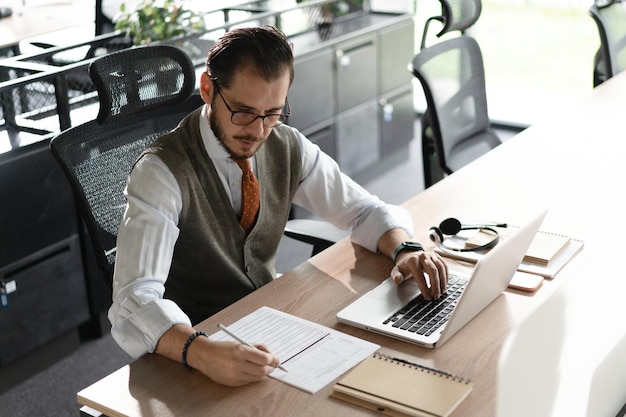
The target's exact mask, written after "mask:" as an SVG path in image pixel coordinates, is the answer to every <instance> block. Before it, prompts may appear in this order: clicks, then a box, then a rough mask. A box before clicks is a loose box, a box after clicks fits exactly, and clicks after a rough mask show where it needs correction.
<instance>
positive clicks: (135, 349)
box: [109, 299, 191, 358]
mask: <svg viewBox="0 0 626 417" xmlns="http://www.w3.org/2000/svg"><path fill="white" fill-rule="evenodd" d="M147 318H148V319H147ZM113 319H114V314H113V313H112V309H110V310H109V320H110V321H111V323H112V327H111V335H112V336H113V339H114V340H115V341H116V342H117V344H118V345H119V346H120V347H121V348H122V349H123V350H124V351H125V352H126V353H128V354H129V355H130V356H132V357H133V358H138V357H139V356H141V355H143V354H145V353H152V352H154V349H156V345H157V343H158V342H159V339H161V336H163V334H164V333H165V332H167V331H168V330H169V329H171V328H172V326H175V325H177V324H187V325H190V326H191V321H190V320H189V317H187V315H186V314H185V313H183V311H182V310H181V309H180V307H178V305H176V303H174V302H173V301H171V300H166V299H158V300H153V301H150V302H148V303H147V304H145V305H144V306H142V307H141V309H139V310H138V311H136V312H134V313H133V314H131V315H130V316H128V317H125V318H122V319H119V320H117V321H114V320H113Z"/></svg>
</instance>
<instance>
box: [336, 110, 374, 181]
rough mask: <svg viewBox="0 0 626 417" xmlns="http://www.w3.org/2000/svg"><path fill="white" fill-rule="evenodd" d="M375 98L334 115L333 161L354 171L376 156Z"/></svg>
mask: <svg viewBox="0 0 626 417" xmlns="http://www.w3.org/2000/svg"><path fill="white" fill-rule="evenodd" d="M377 110H378V108H377V103H376V100H370V101H369V102H367V103H365V104H363V105H360V106H358V107H355V108H354V109H351V110H349V111H346V112H344V113H341V114H340V115H339V116H338V117H337V131H336V132H337V163H339V166H340V167H341V169H342V171H343V172H345V173H346V174H348V175H354V174H356V173H358V172H361V171H363V170H364V169H366V168H368V167H369V166H371V165H372V164H374V163H375V162H377V161H378V160H379V158H380V146H379V134H378V132H379V128H378V117H376V116H377V113H376V112H377Z"/></svg>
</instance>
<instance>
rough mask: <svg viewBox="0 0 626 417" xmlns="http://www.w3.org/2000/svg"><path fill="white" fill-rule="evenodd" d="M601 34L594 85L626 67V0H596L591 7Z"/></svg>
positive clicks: (591, 12) (590, 10) (595, 63)
mask: <svg viewBox="0 0 626 417" xmlns="http://www.w3.org/2000/svg"><path fill="white" fill-rule="evenodd" d="M589 14H590V15H591V17H592V18H593V20H594V22H596V26H597V27H598V33H599V35H600V48H599V49H598V52H597V53H596V55H595V56H594V71H593V86H594V87H596V86H598V85H599V84H601V83H602V82H604V81H606V80H608V79H609V78H611V77H612V76H613V75H615V74H617V73H618V72H621V71H623V70H625V69H626V1H623V0H596V1H595V3H594V4H593V5H592V6H591V7H590V8H589Z"/></svg>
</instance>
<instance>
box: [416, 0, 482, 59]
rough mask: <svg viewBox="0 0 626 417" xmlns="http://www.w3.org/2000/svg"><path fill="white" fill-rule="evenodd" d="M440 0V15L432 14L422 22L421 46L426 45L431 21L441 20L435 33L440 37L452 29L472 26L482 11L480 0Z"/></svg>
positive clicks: (464, 28)
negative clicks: (440, 25)
mask: <svg viewBox="0 0 626 417" xmlns="http://www.w3.org/2000/svg"><path fill="white" fill-rule="evenodd" d="M439 1H440V2H441V15H440V16H432V17H430V18H428V19H427V20H426V23H425V24H424V32H423V33H422V42H421V48H422V49H423V48H425V47H426V38H427V35H428V29H429V28H430V24H431V23H432V22H433V21H438V22H441V24H442V27H441V29H440V30H439V33H437V37H441V36H443V35H445V34H446V33H450V32H453V31H457V30H458V31H460V32H461V33H463V32H465V30H466V29H468V28H469V27H470V26H472V25H473V24H474V23H476V21H477V20H478V18H479V17H480V13H481V12H482V2H481V1H480V0H439Z"/></svg>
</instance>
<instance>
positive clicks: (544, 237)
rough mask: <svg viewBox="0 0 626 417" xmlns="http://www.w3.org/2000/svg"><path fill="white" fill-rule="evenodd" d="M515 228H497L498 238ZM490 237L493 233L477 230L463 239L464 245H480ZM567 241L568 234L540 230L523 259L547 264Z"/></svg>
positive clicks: (489, 239)
mask: <svg viewBox="0 0 626 417" xmlns="http://www.w3.org/2000/svg"><path fill="white" fill-rule="evenodd" d="M516 229H517V227H516V226H509V227H507V228H501V227H498V228H497V230H498V233H499V234H500V239H506V238H507V236H508V235H509V234H510V233H512V232H513V231H514V230H516ZM492 239H493V234H491V233H489V232H477V233H476V234H474V235H473V236H472V237H470V238H469V239H467V241H465V246H466V247H468V248H472V247H477V246H481V245H484V244H485V243H487V242H489V241H491V240H492ZM569 242H570V237H569V236H564V235H559V234H555V233H548V232H544V231H541V230H540V231H539V232H537V236H535V239H533V242H532V243H531V244H530V248H528V251H527V252H526V256H524V261H526V262H532V263H536V264H539V265H547V264H548V263H550V261H551V260H552V259H554V257H555V256H556V255H558V253H559V252H561V251H562V250H563V249H564V248H565V247H566V246H567V245H568V244H569Z"/></svg>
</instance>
